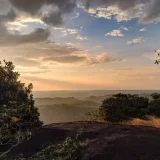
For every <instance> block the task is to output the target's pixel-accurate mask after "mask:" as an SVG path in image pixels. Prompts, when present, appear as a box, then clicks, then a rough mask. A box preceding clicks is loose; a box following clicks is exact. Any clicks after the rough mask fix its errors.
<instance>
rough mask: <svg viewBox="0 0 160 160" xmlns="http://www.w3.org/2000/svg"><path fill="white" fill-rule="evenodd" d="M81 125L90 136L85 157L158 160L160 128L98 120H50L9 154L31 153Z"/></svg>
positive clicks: (89, 159) (69, 134)
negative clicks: (57, 122) (54, 122)
mask: <svg viewBox="0 0 160 160" xmlns="http://www.w3.org/2000/svg"><path fill="white" fill-rule="evenodd" d="M81 128H83V129H84V137H83V138H84V139H86V138H88V139H89V147H88V150H87V154H86V159H87V160H160V129H159V128H153V127H143V126H127V125H119V124H106V123H97V122H73V123H61V124H50V125H47V126H44V127H42V128H41V129H40V130H38V131H34V132H33V138H32V139H31V140H30V141H25V142H24V143H23V144H20V145H19V146H18V147H17V148H14V149H13V150H12V151H11V153H10V155H15V154H16V153H23V154H24V156H25V157H28V156H31V155H33V154H34V153H36V152H38V151H40V150H41V149H42V148H43V147H45V146H47V145H49V144H55V143H59V142H61V141H63V140H64V139H65V138H66V137H68V136H74V135H75V134H76V133H77V130H78V129H81Z"/></svg>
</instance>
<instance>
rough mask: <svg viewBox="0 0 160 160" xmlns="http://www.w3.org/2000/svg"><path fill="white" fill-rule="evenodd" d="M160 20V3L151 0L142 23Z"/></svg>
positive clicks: (157, 0)
mask: <svg viewBox="0 0 160 160" xmlns="http://www.w3.org/2000/svg"><path fill="white" fill-rule="evenodd" d="M159 20H160V1H159V0H151V1H150V3H148V5H147V6H146V7H145V8H144V14H143V15H142V17H141V18H140V22H141V23H151V22H155V21H159Z"/></svg>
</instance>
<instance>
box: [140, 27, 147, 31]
mask: <svg viewBox="0 0 160 160" xmlns="http://www.w3.org/2000/svg"><path fill="white" fill-rule="evenodd" d="M139 31H140V32H145V31H147V28H141V29H140V30H139Z"/></svg>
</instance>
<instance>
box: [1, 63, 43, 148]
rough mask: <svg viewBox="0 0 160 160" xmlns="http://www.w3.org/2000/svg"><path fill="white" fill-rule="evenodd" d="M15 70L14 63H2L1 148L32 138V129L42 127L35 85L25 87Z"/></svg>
mask: <svg viewBox="0 0 160 160" xmlns="http://www.w3.org/2000/svg"><path fill="white" fill-rule="evenodd" d="M14 69H15V67H14V65H13V63H12V62H6V61H4V63H2V62H0V146H1V145H10V146H12V145H16V144H17V143H21V142H22V141H23V140H24V139H29V138H30V137H31V129H32V128H35V127H40V126H41V125H42V122H41V121H40V120H39V116H40V114H39V112H38V109H37V108H35V107H34V100H33V95H32V89H33V85H32V84H29V85H28V87H25V84H24V83H21V81H19V80H18V78H19V76H20V75H19V73H18V72H15V71H14Z"/></svg>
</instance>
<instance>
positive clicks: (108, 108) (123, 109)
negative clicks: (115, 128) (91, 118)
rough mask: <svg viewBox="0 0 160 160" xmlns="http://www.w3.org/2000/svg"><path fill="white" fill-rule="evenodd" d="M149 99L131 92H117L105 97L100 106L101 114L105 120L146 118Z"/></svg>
mask: <svg viewBox="0 0 160 160" xmlns="http://www.w3.org/2000/svg"><path fill="white" fill-rule="evenodd" d="M148 103H149V99H148V98H144V97H139V96H138V95H131V94H121V93H120V94H116V95H113V96H112V97H110V98H107V99H105V100H104V101H103V102H102V105H101V106H100V108H99V115H100V117H102V118H103V119H104V120H105V121H110V122H120V121H125V120H131V119H132V118H145V116H146V115H147V114H148Z"/></svg>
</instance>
